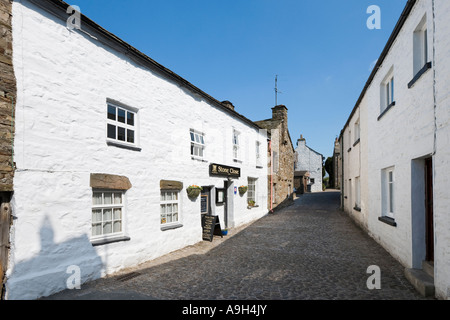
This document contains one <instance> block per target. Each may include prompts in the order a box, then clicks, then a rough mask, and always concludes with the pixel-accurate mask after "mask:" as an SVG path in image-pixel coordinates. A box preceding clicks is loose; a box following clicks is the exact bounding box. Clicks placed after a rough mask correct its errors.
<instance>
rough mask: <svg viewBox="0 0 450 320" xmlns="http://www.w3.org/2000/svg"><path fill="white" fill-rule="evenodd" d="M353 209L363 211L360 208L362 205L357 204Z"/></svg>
mask: <svg viewBox="0 0 450 320" xmlns="http://www.w3.org/2000/svg"><path fill="white" fill-rule="evenodd" d="M353 210H356V211H359V212H361V208H360V207H357V206H355V207H354V208H353Z"/></svg>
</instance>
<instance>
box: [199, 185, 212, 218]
mask: <svg viewBox="0 0 450 320" xmlns="http://www.w3.org/2000/svg"><path fill="white" fill-rule="evenodd" d="M202 189H203V190H202V194H201V202H200V210H201V214H206V215H209V216H210V215H211V214H212V213H211V188H210V187H202Z"/></svg>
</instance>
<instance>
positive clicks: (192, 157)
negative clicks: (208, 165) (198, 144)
mask: <svg viewBox="0 0 450 320" xmlns="http://www.w3.org/2000/svg"><path fill="white" fill-rule="evenodd" d="M191 159H192V160H196V161H200V162H208V161H207V160H205V159H203V158H199V157H195V156H192V155H191Z"/></svg>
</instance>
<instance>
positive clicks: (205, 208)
mask: <svg viewBox="0 0 450 320" xmlns="http://www.w3.org/2000/svg"><path fill="white" fill-rule="evenodd" d="M200 206H201V213H208V195H207V194H202V198H201V202H200Z"/></svg>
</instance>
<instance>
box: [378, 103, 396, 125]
mask: <svg viewBox="0 0 450 320" xmlns="http://www.w3.org/2000/svg"><path fill="white" fill-rule="evenodd" d="M393 106H395V101H393V102H392V103H391V104H390V105H388V106H387V107H386V109H384V110H383V112H382V113H381V114H380V115H379V116H378V119H377V120H378V121H380V119H381V118H382V117H383V116H384V115H385V114H386V113H387V112H388V111H389V110H391V108H392V107H393Z"/></svg>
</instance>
